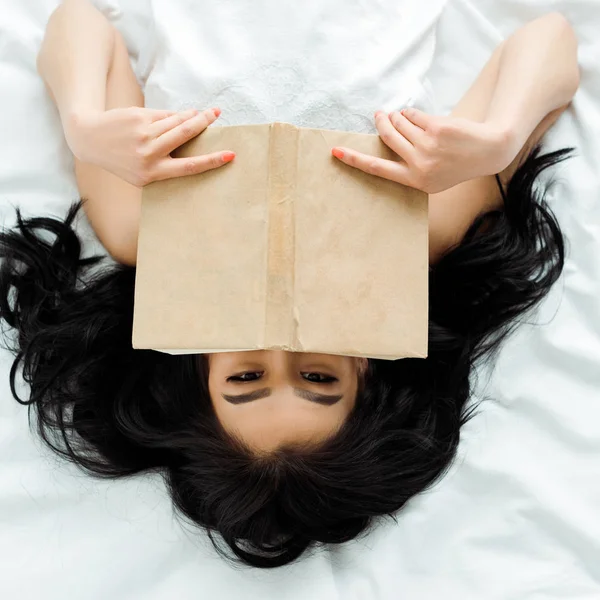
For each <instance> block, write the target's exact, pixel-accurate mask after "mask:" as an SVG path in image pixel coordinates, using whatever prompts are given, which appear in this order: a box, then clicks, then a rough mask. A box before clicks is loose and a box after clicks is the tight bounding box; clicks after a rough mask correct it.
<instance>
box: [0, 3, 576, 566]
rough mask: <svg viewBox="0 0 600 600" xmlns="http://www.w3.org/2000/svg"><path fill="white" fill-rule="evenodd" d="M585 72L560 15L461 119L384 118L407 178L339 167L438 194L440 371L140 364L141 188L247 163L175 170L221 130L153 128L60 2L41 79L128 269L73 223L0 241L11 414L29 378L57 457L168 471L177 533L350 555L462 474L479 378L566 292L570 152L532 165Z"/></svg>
mask: <svg viewBox="0 0 600 600" xmlns="http://www.w3.org/2000/svg"><path fill="white" fill-rule="evenodd" d="M576 55H577V44H576V40H575V37H574V34H573V31H572V29H571V27H570V26H569V24H568V23H567V22H566V21H565V20H564V19H563V18H562V17H561V16H560V15H558V14H550V15H548V16H546V17H543V18H540V19H537V20H536V21H533V22H531V23H529V24H528V25H526V26H524V27H522V28H521V29H519V30H518V31H517V32H516V33H515V34H514V35H512V36H511V37H510V38H509V39H508V40H506V41H505V42H504V43H502V44H501V45H500V46H499V47H498V48H497V49H496V51H495V52H494V53H493V55H492V56H491V58H490V60H489V62H488V63H487V65H486V66H485V68H484V69H483V70H482V72H481V73H480V75H479V77H478V78H477V80H476V81H475V83H474V84H473V85H472V87H471V88H470V89H469V90H468V91H467V93H466V94H465V96H464V97H463V99H462V100H461V101H460V102H459V104H458V105H457V106H456V107H455V109H454V111H453V112H452V114H451V115H450V116H444V117H442V116H432V115H428V114H424V113H423V112H420V111H418V110H415V109H407V110H404V111H400V112H393V113H392V114H390V115H388V114H383V113H376V115H375V124H376V127H377V130H378V132H379V134H380V136H381V137H382V139H383V140H384V142H385V143H386V144H387V145H388V146H389V147H390V148H392V150H394V151H395V152H396V153H397V154H398V155H399V161H398V162H387V161H384V160H382V159H374V158H371V157H368V156H361V155H360V154H358V153H356V152H354V151H352V149H350V148H338V149H332V152H333V154H334V156H336V157H338V158H339V159H340V160H343V161H344V162H346V163H348V164H350V165H352V166H354V167H356V168H359V169H363V170H365V171H367V172H369V173H372V174H374V175H377V176H380V177H385V178H388V179H392V180H394V181H397V182H400V183H403V184H406V185H409V186H413V187H416V188H419V189H421V190H424V191H425V192H428V193H429V194H430V203H429V207H430V208H429V210H430V263H431V269H430V298H429V311H430V326H429V356H428V358H427V359H403V360H398V361H378V360H368V361H367V360H366V359H362V360H360V359H355V358H351V357H341V356H330V355H318V354H304V353H288V352H283V351H257V352H231V353H224V354H215V355H211V356H207V357H203V356H199V355H184V356H171V355H168V354H163V353H160V352H153V351H145V350H133V349H132V347H131V330H132V313H133V291H134V278H135V260H136V241H137V231H138V222H139V214H140V200H141V189H140V188H141V186H143V185H145V184H147V183H149V182H151V181H153V180H157V179H164V178H169V177H176V176H180V175H189V174H193V173H200V172H202V171H205V170H207V169H212V168H221V167H223V165H225V164H226V163H227V162H228V161H231V160H232V158H233V157H232V154H231V153H228V151H227V148H223V152H219V153H216V154H213V155H210V156H200V157H193V158H185V159H173V158H171V157H170V156H169V154H170V152H172V151H173V150H174V149H175V148H177V147H178V146H179V145H181V144H182V143H184V142H186V141H187V140H189V139H190V138H192V137H194V136H196V135H198V134H200V133H201V132H202V131H203V130H204V129H205V128H206V127H208V126H209V125H211V124H212V123H213V122H214V121H215V120H216V119H217V118H218V116H219V110H218V109H210V110H206V111H204V112H200V113H197V112H196V111H185V112H181V113H175V112H172V111H159V110H150V109H145V108H143V106H144V96H143V94H142V91H141V90H140V88H139V86H138V83H137V81H136V78H135V76H134V74H133V72H132V70H131V68H130V63H129V58H128V55H127V50H126V48H125V45H124V43H123V40H122V38H121V37H120V35H119V33H117V31H116V30H114V29H113V27H112V26H111V25H110V24H109V22H108V21H106V20H105V19H104V17H103V16H102V15H101V14H100V13H99V12H98V11H97V10H96V9H95V8H93V7H92V6H91V5H90V4H89V3H88V0H66V1H65V2H64V3H63V4H62V5H61V6H60V7H59V8H58V9H57V10H56V12H55V13H54V14H53V15H52V17H51V19H50V21H49V23H48V28H47V31H46V36H45V39H44V42H43V45H42V48H41V51H40V54H39V58H38V70H39V72H40V74H41V76H42V77H43V79H44V80H45V82H46V84H47V87H48V90H49V92H50V93H51V95H52V98H53V99H54V101H55V102H56V105H57V107H58V110H59V112H60V117H61V119H62V123H63V126H64V131H65V136H66V139H67V142H68V144H69V146H70V148H71V150H72V151H73V154H74V156H75V157H76V161H75V167H76V175H77V183H78V186H79V192H80V194H81V197H82V198H85V199H86V201H85V202H84V204H83V208H84V210H85V213H86V215H87V217H88V219H89V221H90V223H91V224H92V226H93V228H94V230H95V232H96V233H97V235H98V237H99V239H100V240H101V242H102V243H103V244H104V246H105V247H106V249H107V250H108V252H109V253H110V254H111V255H112V257H113V258H115V259H116V261H117V262H118V263H121V264H119V265H112V266H110V265H109V266H106V267H105V268H104V269H103V270H101V269H98V268H93V269H92V268H90V267H91V266H92V265H94V264H96V263H97V262H98V260H101V259H99V258H98V259H94V258H82V256H81V246H80V242H79V240H78V238H77V236H76V234H75V233H74V231H73V229H72V228H71V224H72V222H73V220H74V218H75V215H76V212H77V207H74V208H72V209H71V210H70V212H69V214H68V216H67V218H66V220H64V221H61V220H58V219H54V218H33V219H27V220H22V219H21V218H20V217H19V223H18V227H17V228H16V229H15V230H14V231H12V232H4V233H3V234H2V235H1V237H0V242H1V243H0V249H1V250H0V254H1V256H2V258H3V259H4V260H3V264H2V271H1V278H0V310H1V315H2V317H3V318H4V319H5V320H6V322H7V323H8V324H9V325H11V326H13V327H14V328H16V331H17V332H18V336H17V337H16V343H15V348H14V350H15V352H17V357H16V360H15V362H14V365H13V369H12V371H11V385H12V386H13V387H12V389H13V394H14V395H15V397H17V395H16V392H15V378H16V375H17V371H18V367H19V366H21V367H22V370H23V375H24V377H25V380H26V381H27V382H28V383H29V384H30V385H31V395H30V397H29V399H19V398H18V397H17V400H19V401H20V402H22V403H23V404H29V405H30V406H32V407H34V408H35V414H36V415H37V423H38V427H39V432H40V433H41V435H42V436H43V437H44V439H45V440H46V442H47V443H48V444H50V446H51V447H52V448H54V449H55V450H56V451H58V452H60V453H62V454H63V455H64V456H66V457H67V458H69V459H71V460H73V461H74V462H76V463H77V464H79V465H81V466H82V467H84V468H86V469H88V470H89V471H90V472H92V473H95V474H99V475H102V476H109V477H118V476H124V475H131V474H134V473H138V472H141V471H146V470H157V469H158V470H160V471H161V472H163V473H164V474H165V478H166V481H167V484H168V486H169V489H170V493H171V496H172V498H173V501H174V503H175V504H176V506H177V507H178V508H179V509H180V510H181V512H182V513H183V514H185V515H186V516H187V517H189V519H191V520H192V521H194V522H195V523H197V524H198V525H200V526H202V527H204V528H206V530H207V531H208V533H209V535H211V539H213V541H214V543H215V545H216V546H217V548H221V547H222V546H221V545H220V544H219V537H218V536H216V535H215V534H219V535H220V536H221V539H222V540H224V542H225V543H226V544H227V545H228V546H229V547H230V548H231V550H232V551H233V553H234V554H235V555H236V556H237V557H238V558H239V559H241V560H242V561H244V562H246V563H248V564H250V565H255V566H259V567H274V566H278V565H283V564H286V563H288V562H291V561H292V560H294V559H295V558H297V557H298V556H300V555H301V554H302V553H303V552H304V551H305V550H306V549H307V548H309V547H310V546H312V545H315V544H325V543H341V542H345V541H348V540H351V539H353V538H354V537H356V536H357V535H358V534H360V533H361V532H362V531H364V530H365V529H366V528H367V527H368V525H369V524H370V522H371V519H372V518H373V517H375V516H377V515H389V514H391V513H394V512H395V511H397V510H398V509H399V508H401V507H402V506H403V505H404V504H405V502H406V501H407V500H409V499H410V498H411V497H413V496H414V495H415V494H417V493H419V492H420V491H422V490H423V489H425V488H426V487H427V486H429V485H431V483H432V482H434V481H435V480H436V479H437V478H438V477H439V476H440V475H441V474H442V473H443V472H444V470H445V469H446V468H447V467H448V465H449V464H450V462H451V460H452V458H453V457H454V455H455V452H456V448H457V444H458V441H459V432H460V427H461V425H462V424H463V423H464V421H465V419H466V418H467V411H466V405H467V401H468V399H469V393H470V387H469V374H470V372H471V369H472V367H473V364H474V363H475V362H476V361H477V360H480V359H482V358H484V357H489V356H490V354H491V353H492V351H493V350H494V349H496V348H497V346H498V344H499V343H500V341H501V340H502V338H503V337H504V336H505V335H506V333H507V332H508V331H509V330H510V328H511V327H512V326H513V325H514V323H515V322H516V320H517V318H518V317H520V316H521V315H523V314H524V313H525V312H526V311H527V310H529V309H530V308H532V307H533V306H534V305H535V304H536V303H537V302H538V301H539V300H541V299H542V298H543V297H544V296H545V294H546V293H547V292H548V290H549V288H550V287H551V285H552V284H553V283H554V282H555V281H556V280H557V278H558V277H559V275H560V273H561V270H562V268H563V261H564V249H563V237H562V234H561V231H560V228H559V225H558V223H557V222H556V219H555V217H554V216H553V214H552V212H551V211H550V209H549V208H548V206H547V205H546V204H545V202H544V192H545V190H544V187H543V186H542V185H541V184H540V182H538V176H539V175H540V173H541V172H542V171H543V170H544V169H546V168H548V167H550V166H551V165H554V164H555V163H557V162H559V161H560V160H562V159H563V158H565V156H566V151H559V152H554V153H551V154H546V155H541V154H540V153H539V151H538V150H536V149H534V148H535V147H536V144H537V142H538V140H540V138H541V136H542V135H543V133H544V132H545V131H546V130H547V129H548V127H550V126H551V125H552V123H553V122H554V121H555V120H556V119H557V118H558V116H559V115H560V114H561V112H562V111H563V110H564V109H565V107H566V106H567V105H568V104H569V102H570V101H571V98H572V97H573V94H574V93H575V90H576V89H577V86H578V77H579V75H578V67H577V58H576ZM223 110H227V107H223ZM224 168H231V167H224ZM165 201H166V202H167V201H168V198H166V199H165ZM48 234H50V235H48ZM207 293H210V290H207ZM198 318H202V315H198Z"/></svg>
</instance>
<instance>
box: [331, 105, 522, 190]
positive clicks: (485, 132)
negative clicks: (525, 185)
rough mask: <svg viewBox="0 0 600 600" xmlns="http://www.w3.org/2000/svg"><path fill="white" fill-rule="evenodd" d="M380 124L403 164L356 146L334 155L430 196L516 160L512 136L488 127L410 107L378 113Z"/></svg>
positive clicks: (376, 117) (368, 171) (490, 173)
mask: <svg viewBox="0 0 600 600" xmlns="http://www.w3.org/2000/svg"><path fill="white" fill-rule="evenodd" d="M375 126H376V127H377V131H378V132H379V136H380V137H381V139H382V141H383V142H384V143H385V144H386V145H387V146H389V147H390V148H391V149H392V150H393V151H394V152H395V153H396V154H397V155H398V156H399V157H400V161H393V160H386V159H383V158H378V157H375V156H369V155H366V154H362V153H360V152H357V151H355V150H352V149H351V148H333V149H332V154H333V155H334V156H336V157H337V158H339V159H340V160H341V161H342V162H344V163H346V164H347V165H350V166H352V167H356V168H357V169H360V170H361V171H364V172H365V173H370V174H371V175H376V176H378V177H383V178H384V179H390V180H392V181H396V182H398V183H401V184H404V185H407V186H410V187H414V188H417V189H420V190H422V191H424V192H427V193H428V194H434V193H437V192H442V191H444V190H446V189H448V188H451V187H453V186H455V185H457V184H459V183H461V182H463V181H466V180H468V179H474V178H476V177H481V176H483V175H493V174H495V173H499V172H500V171H502V170H503V169H505V168H506V167H507V166H508V165H509V164H510V163H511V161H512V160H513V159H514V157H515V156H516V151H515V148H514V145H515V144H514V143H513V142H512V140H511V136H510V135H509V132H508V131H506V130H503V129H502V128H501V127H497V126H492V125H490V124H489V123H478V122H476V121H470V120H468V119H463V118H458V117H445V116H434V115H429V114H426V113H424V112H422V111H420V110H417V109H414V108H406V109H404V110H402V111H396V112H392V113H390V114H389V115H386V114H384V113H383V112H381V111H378V112H376V113H375ZM517 151H518V149H517Z"/></svg>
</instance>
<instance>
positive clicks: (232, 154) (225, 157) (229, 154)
mask: <svg viewBox="0 0 600 600" xmlns="http://www.w3.org/2000/svg"><path fill="white" fill-rule="evenodd" d="M222 156H223V162H231V161H232V160H233V159H234V158H235V152H223V155H222Z"/></svg>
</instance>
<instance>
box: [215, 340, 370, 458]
mask: <svg viewBox="0 0 600 600" xmlns="http://www.w3.org/2000/svg"><path fill="white" fill-rule="evenodd" d="M366 366H367V360H366V359H360V358H352V357H349V356H334V355H332V354H309V353H303V352H285V351H283V350H257V351H251V352H223V353H215V354H210V355H209V356H208V389H209V393H210V397H211V400H212V403H213V406H214V408H215V412H216V414H217V417H218V419H219V421H220V422H221V425H222V426H223V427H224V429H225V430H226V431H227V432H229V433H231V434H233V435H235V436H236V437H238V438H240V439H241V440H242V441H243V442H245V443H246V444H247V445H248V446H250V447H252V448H254V449H256V450H257V451H259V452H269V451H271V450H274V449H275V448H277V447H279V446H281V445H283V444H288V443H303V442H318V441H320V440H323V439H325V438H327V437H329V436H331V435H332V434H333V433H335V431H336V430H337V429H339V428H340V427H341V425H342V424H343V423H344V421H345V419H346V417H347V416H348V414H349V413H350V412H351V410H352V408H353V407H354V403H355V402H356V394H357V391H358V387H359V380H360V377H361V376H362V373H363V372H364V371H365V369H366Z"/></svg>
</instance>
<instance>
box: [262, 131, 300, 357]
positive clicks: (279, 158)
mask: <svg viewBox="0 0 600 600" xmlns="http://www.w3.org/2000/svg"><path fill="white" fill-rule="evenodd" d="M298 134H299V129H298V128H297V127H294V126H293V125H288V124H285V123H273V124H272V125H271V131H270V143H269V175H268V182H267V189H268V203H269V217H268V218H269V223H268V227H267V230H268V231H267V235H268V240H267V242H268V245H267V248H268V250H267V253H268V254H267V285H266V290H267V296H266V306H265V310H266V317H265V331H264V340H263V347H264V348H270V349H282V350H301V348H296V347H295V342H296V335H295V328H296V327H295V319H294V314H293V310H294V308H293V307H294V279H295V273H294V254H295V239H294V237H295V236H294V230H295V223H294V195H295V188H296V179H297V178H296V171H297V163H298Z"/></svg>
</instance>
